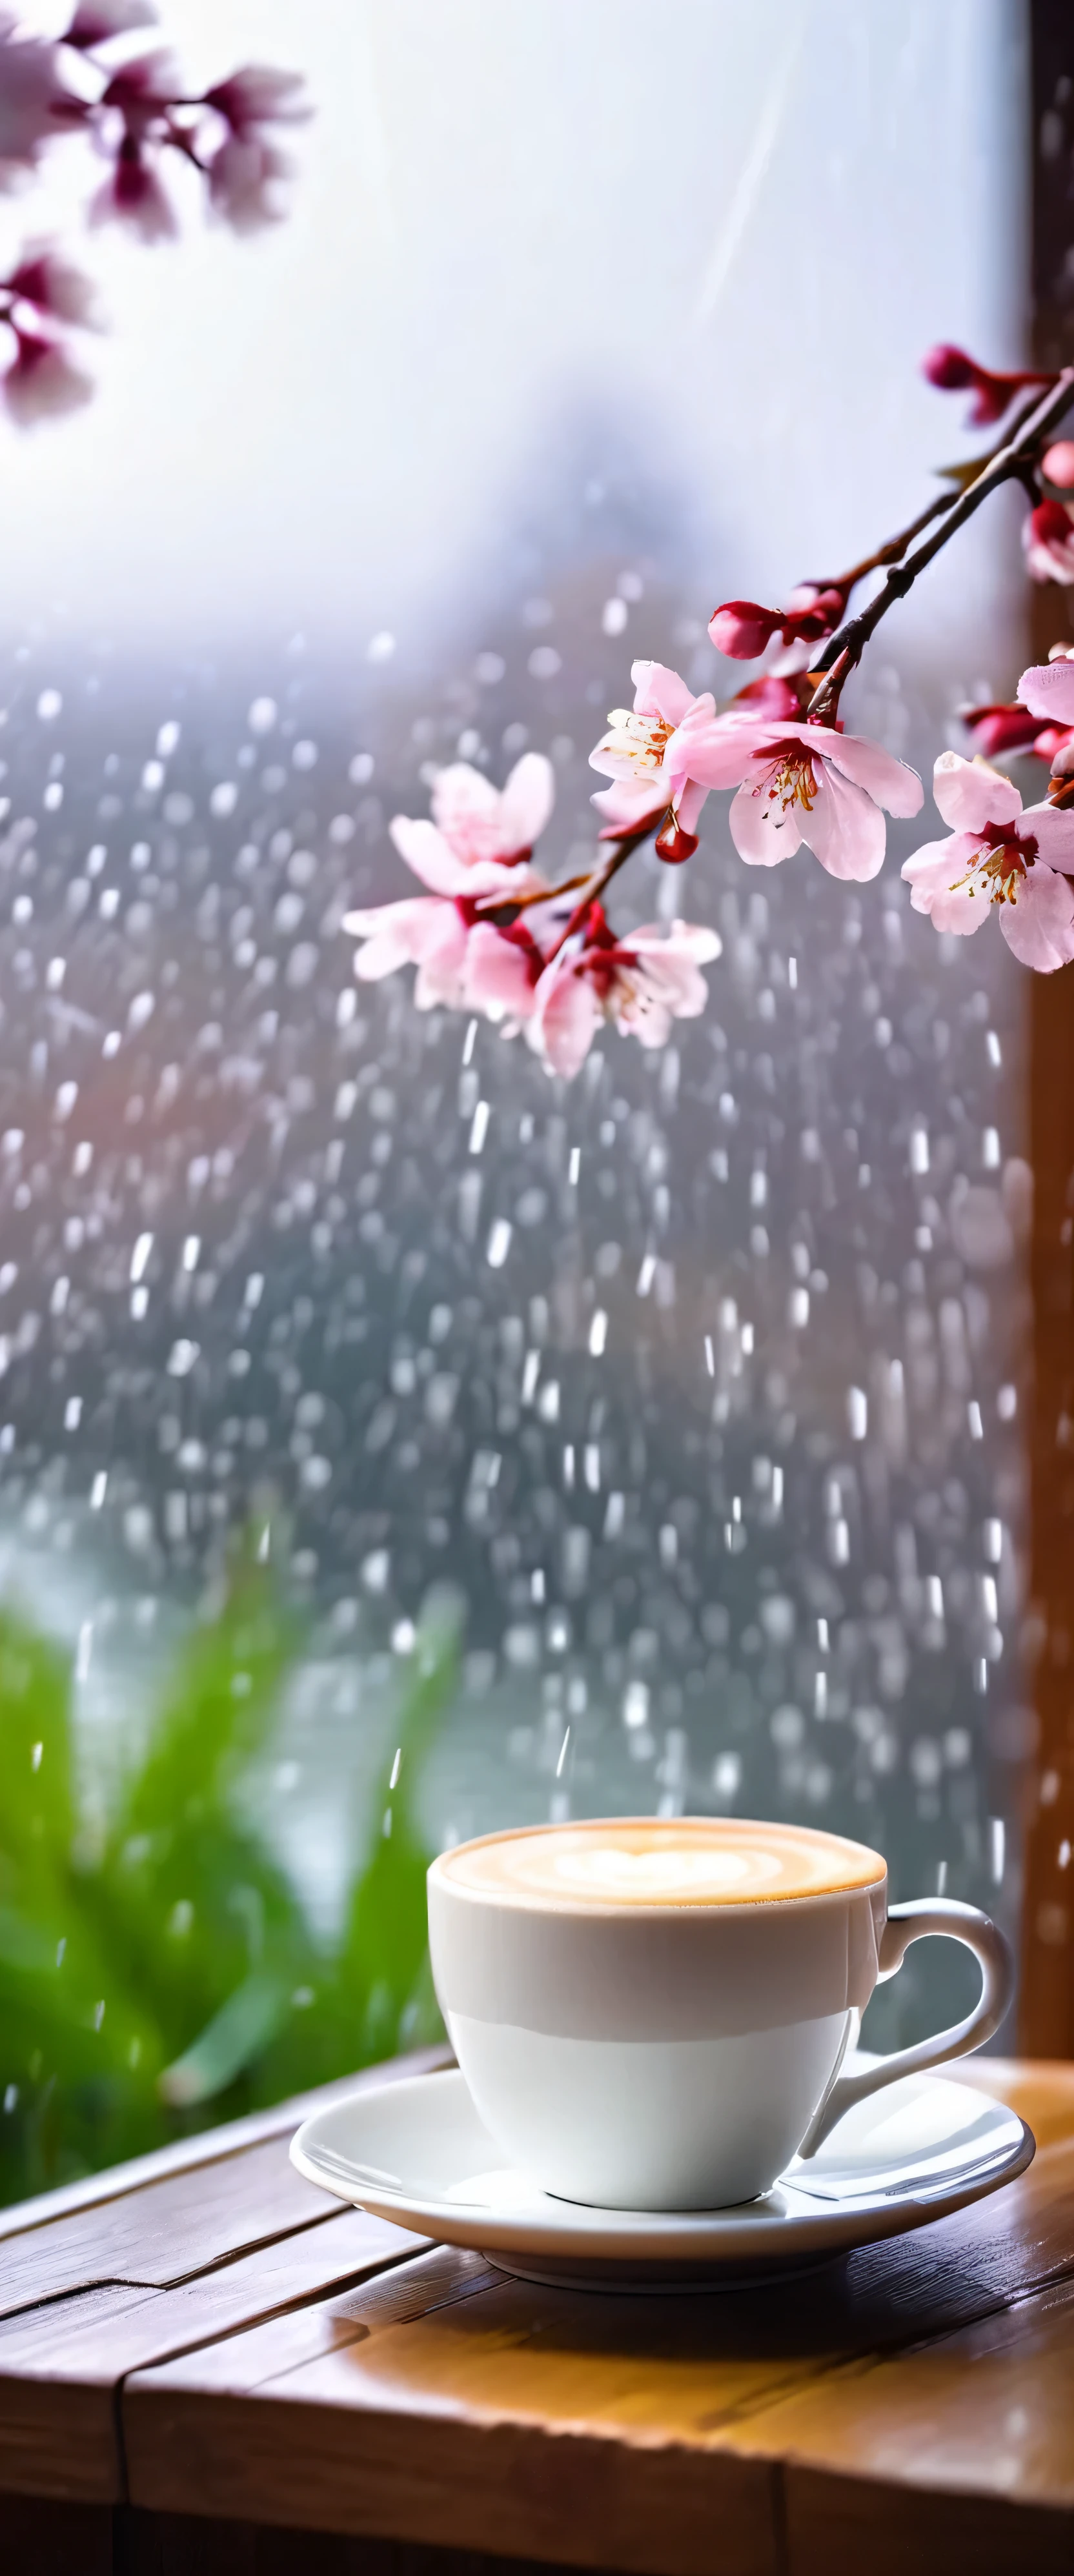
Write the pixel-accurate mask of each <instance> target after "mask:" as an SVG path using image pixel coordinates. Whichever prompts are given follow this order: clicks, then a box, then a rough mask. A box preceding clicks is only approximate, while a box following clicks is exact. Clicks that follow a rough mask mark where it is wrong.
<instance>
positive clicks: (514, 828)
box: [497, 751, 556, 859]
mask: <svg viewBox="0 0 1074 2576" xmlns="http://www.w3.org/2000/svg"><path fill="white" fill-rule="evenodd" d="M555 801H556V774H555V771H554V769H553V767H552V763H551V761H550V760H546V759H545V756H544V753H543V751H524V752H523V754H522V758H521V760H517V761H516V762H515V766H514V768H513V770H512V771H511V775H510V777H509V779H508V781H507V784H506V786H505V788H504V791H503V794H502V796H501V798H500V846H499V850H498V852H497V856H498V857H499V858H503V859H508V858H511V857H512V856H513V855H514V853H515V852H516V851H517V850H532V848H533V844H534V842H535V841H536V840H538V839H539V837H540V834H541V833H542V832H543V830H544V827H545V824H546V823H547V821H548V818H549V815H550V814H551V811H552V807H553V805H554V804H555Z"/></svg>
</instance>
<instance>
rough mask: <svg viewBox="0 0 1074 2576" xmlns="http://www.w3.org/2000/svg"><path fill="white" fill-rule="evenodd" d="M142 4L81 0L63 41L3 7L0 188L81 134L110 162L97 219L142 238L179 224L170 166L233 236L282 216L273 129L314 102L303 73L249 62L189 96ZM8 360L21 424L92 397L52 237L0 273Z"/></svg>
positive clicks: (83, 283) (284, 164) (87, 311)
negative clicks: (154, 38)
mask: <svg viewBox="0 0 1074 2576" xmlns="http://www.w3.org/2000/svg"><path fill="white" fill-rule="evenodd" d="M155 23H156V11H155V9H154V8H153V7H152V6H151V4H150V0H81V5H79V6H78V7H77V8H76V10H75V13H74V16H73V18H72V19H71V22H70V25H69V26H68V27H67V28H66V29H65V30H64V32H63V34H62V35H61V36H59V37H57V38H50V37H43V36H40V35H36V34H32V33H28V32H26V31H25V30H24V29H23V28H22V27H21V26H20V25H19V23H18V22H17V20H15V19H14V18H13V17H11V16H9V15H7V14H4V15H2V16H0V189H3V190H6V191H13V190H16V189H18V188H20V187H22V186H24V185H25V184H26V182H27V180H29V179H32V178H33V177H34V176H35V175H37V174H38V173H39V171H40V169H41V165H42V162H43V159H44V156H45V155H46V153H47V152H48V150H49V148H50V146H52V145H54V144H56V143H58V142H60V141H62V140H63V139H64V138H70V137H72V136H81V137H82V138H83V140H84V141H86V142H88V143H89V145H90V146H91V148H92V150H93V152H94V154H95V155H96V157H97V158H98V159H99V160H100V161H101V162H103V164H104V166H105V176H104V178H103V180H101V181H100V182H99V183H98V185H97V186H96V188H95V189H94V191H93V194H92V196H91V198H90V202H89V204H88V206H87V210H86V211H87V220H88V221H89V223H90V224H91V225H98V224H102V223H111V222H114V223H120V224H123V225H125V226H126V227H127V229H128V230H129V231H130V232H132V233H133V234H135V235H136V236H137V238H138V239H139V240H140V241H143V242H150V243H152V242H159V241H166V240H170V239H171V238H173V237H174V235H175V234H176V232H177V231H178V216H177V211H176V203H175V197H174V194H173V188H172V186H170V185H169V177H170V175H171V174H176V175H178V172H179V170H180V166H181V165H182V164H186V165H187V167H188V168H190V169H192V170H194V171H196V172H197V174H198V179H199V181H200V182H201V184H202V185H203V188H204V192H205V198H206V202H207V204H208V207H209V209H210V212H211V213H212V214H214V215H216V216H217V217H219V218H220V220H221V221H223V222H224V223H227V224H229V225H230V226H231V228H232V229H233V230H234V231H236V232H241V233H250V232H255V231H258V230H260V229H261V228H262V227H263V226H264V225H266V224H271V223H275V222H277V221H278V220H279V219H280V217H281V216H282V214H283V213H284V211H285V190H286V183H287V181H288V179H289V177H290V175H291V164H290V160H289V158H288V156H287V154H286V153H285V152H284V151H283V149H282V148H281V145H280V142H279V140H278V132H279V129H280V128H281V127H285V126H289V125H295V124H298V123H300V122H302V121H303V120H304V119H305V118H306V116H307V115H308V113H309V111H308V108H307V106H306V104H305V100H304V96H303V86H302V82H301V79H300V78H299V76H298V75H297V74H296V73H293V72H285V71H277V70H274V69H272V68H271V67H269V66H268V65H265V64H259V63H248V64H245V65H243V66H242V67H241V68H240V69H239V70H237V71H234V72H232V73H231V74H230V76H229V77H228V78H227V79H225V80H221V81H218V82H216V83H215V84H214V85H213V87H212V88H210V89H206V90H203V91H201V92H199V93H198V94H196V95H191V94H190V93H189V92H188V91H187V90H186V88H185V86H184V83H183V80H182V76H181V73H180V70H179V67H178V65H177V63H176V61H175V59H174V57H173V55H172V54H171V53H170V52H168V51H166V50H164V49H163V48H161V47H159V46H157V45H155V44H153V43H149V44H147V43H146V40H145V38H144V37H143V35H142V34H141V32H140V31H141V30H143V29H145V28H147V27H151V26H153V25H155ZM0 321H3V322H4V323H5V324H6V326H7V330H8V333H9V335H10V341H11V355H10V359H9V363H8V364H7V366H6V367H5V368H4V370H3V374H2V379H0V381H2V386H3V396H4V401H5V403H6V406H7V410H8V414H9V417H10V418H11V419H12V420H13V421H14V422H15V423H16V425H17V426H18V427H19V428H26V427H28V426H30V425H32V424H33V423H34V422H36V421H38V420H41V419H44V418H47V417H49V416H54V415H56V414H61V413H64V412H68V411H71V410H73V409H75V408H77V407H78V405H79V404H81V403H84V402H85V401H87V400H88V398H89V396H90V395H91V393H92V390H93V387H92V383H91V380H90V378H89V377H88V376H87V375H86V374H85V372H84V370H83V368H82V367H81V365H80V364H79V363H78V359H77V357H76V356H75V355H74V354H72V346H71V343H70V342H69V341H68V339H67V337H66V334H67V332H68V331H70V330H77V331H87V330H93V329H95V328H97V327H99V325H98V322H97V317H96V314H95V309H94V299H93V290H92V287H91V284H90V281H89V279H88V278H86V277H84V276H83V275H82V273H81V271H80V270H78V269H77V268H75V267H74V266H73V265H72V264H71V262H70V261H69V260H68V259H67V258H65V257H64V256H63V255H62V254H61V253H60V252H59V251H58V250H57V249H56V248H55V246H54V245H52V244H51V243H49V242H47V241H35V242H32V243H30V244H29V245H28V246H27V247H26V248H25V249H24V250H23V251H22V253H21V254H20V256H19V258H18V259H17V261H16V263H15V265H14V267H13V268H12V269H11V270H10V272H9V274H8V275H7V276H6V277H5V278H3V279H0Z"/></svg>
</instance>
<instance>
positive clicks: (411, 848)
mask: <svg viewBox="0 0 1074 2576" xmlns="http://www.w3.org/2000/svg"><path fill="white" fill-rule="evenodd" d="M388 830H389V832H390V833H391V836H392V839H393V841H394V843H395V846H396V849H397V850H398V852H399V856H400V858H401V859H405V860H406V863H407V866H408V868H413V871H414V874H415V876H416V877H420V878H421V882H422V884H423V885H427V886H428V888H429V891H430V893H431V894H443V895H455V894H462V893H463V892H464V890H465V892H467V893H470V892H471V891H472V888H471V885H470V877H469V872H468V870H467V869H466V867H465V866H464V865H463V862H462V860H461V859H459V858H457V857H456V855H455V852H454V851H453V850H451V849H449V847H448V844H447V841H446V840H445V838H444V835H443V833H442V832H438V831H437V828H436V825H435V823H430V822H428V821H427V820H426V818H425V816H424V815H422V816H417V817H412V816H411V815H409V814H396V815H394V816H393V818H392V821H391V822H390V823H389V825H388Z"/></svg>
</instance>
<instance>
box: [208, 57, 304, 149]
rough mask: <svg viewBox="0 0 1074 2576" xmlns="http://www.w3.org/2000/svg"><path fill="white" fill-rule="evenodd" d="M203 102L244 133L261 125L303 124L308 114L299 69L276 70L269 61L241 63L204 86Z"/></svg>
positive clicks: (237, 131) (238, 131)
mask: <svg viewBox="0 0 1074 2576" xmlns="http://www.w3.org/2000/svg"><path fill="white" fill-rule="evenodd" d="M204 105H205V106H206V107H214V108H215V109H216V112H217V115H218V116H222V117H223V119H224V122H225V124H226V125H230V127H231V129H232V132H233V133H234V134H243V135H248V134H252V133H255V132H256V130H257V128H258V127H259V126H262V125H304V124H305V123H306V120H307V118H308V117H309V115H310V108H309V104H308V102H307V99H306V95H305V83H304V81H303V78H302V74H301V72H281V71H276V70H274V69H273V67H272V65H271V64H269V63H243V65H242V67H241V69H240V70H239V71H237V72H232V73H231V74H230V75H229V77H228V79H227V80H224V81H218V82H217V85H216V87H215V89H207V90H206V92H205V98H204Z"/></svg>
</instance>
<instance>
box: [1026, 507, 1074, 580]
mask: <svg viewBox="0 0 1074 2576" xmlns="http://www.w3.org/2000/svg"><path fill="white" fill-rule="evenodd" d="M1022 546H1023V550H1024V553H1025V559H1026V570H1027V572H1029V573H1031V574H1032V577H1033V580H1034V581H1058V582H1061V583H1062V584H1063V586H1064V588H1066V587H1069V585H1070V583H1071V582H1072V581H1074V521H1072V520H1071V517H1070V512H1069V511H1068V510H1066V509H1064V507H1063V503H1062V502H1061V501H1038V503H1037V507H1036V509H1035V510H1030V511H1029V513H1028V515H1027V517H1026V518H1025V519H1023V521H1022Z"/></svg>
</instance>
